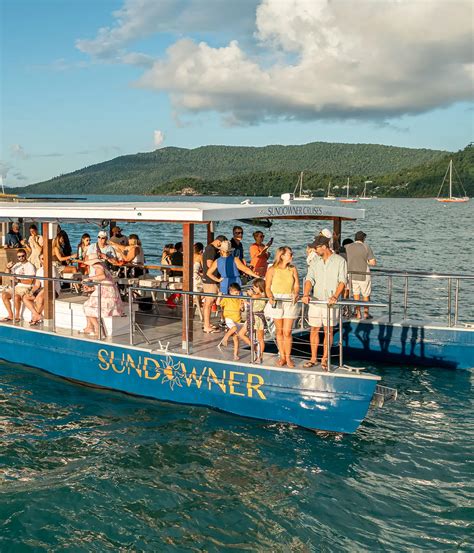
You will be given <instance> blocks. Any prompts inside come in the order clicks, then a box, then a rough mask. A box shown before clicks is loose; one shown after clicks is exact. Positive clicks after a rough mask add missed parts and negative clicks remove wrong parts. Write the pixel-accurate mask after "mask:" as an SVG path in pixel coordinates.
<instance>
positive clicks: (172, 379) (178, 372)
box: [161, 355, 184, 390]
mask: <svg viewBox="0 0 474 553" xmlns="http://www.w3.org/2000/svg"><path fill="white" fill-rule="evenodd" d="M161 364H162V365H163V378H162V380H161V383H162V384H164V383H165V382H168V383H169V385H170V388H171V389H172V390H173V389H174V386H175V384H176V386H180V387H183V385H182V384H181V379H182V378H184V372H183V369H182V367H181V361H177V362H176V363H174V362H173V359H172V358H171V357H170V356H169V355H168V356H167V357H166V360H164V361H161Z"/></svg>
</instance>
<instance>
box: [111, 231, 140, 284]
mask: <svg viewBox="0 0 474 553" xmlns="http://www.w3.org/2000/svg"><path fill="white" fill-rule="evenodd" d="M110 245H111V246H112V247H113V248H114V250H116V251H118V252H119V253H120V255H121V263H122V265H127V267H128V268H129V270H128V271H127V276H129V277H132V278H137V277H140V276H142V275H143V273H144V272H145V270H144V268H143V265H144V264H145V254H144V253H143V248H142V246H141V241H140V238H139V237H138V234H130V236H129V237H128V244H127V245H126V246H123V245H122V244H119V243H117V242H111V244H110Z"/></svg>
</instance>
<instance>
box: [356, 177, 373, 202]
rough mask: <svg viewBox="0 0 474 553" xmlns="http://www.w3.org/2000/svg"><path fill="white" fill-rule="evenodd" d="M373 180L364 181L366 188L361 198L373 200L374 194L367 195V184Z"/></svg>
mask: <svg viewBox="0 0 474 553" xmlns="http://www.w3.org/2000/svg"><path fill="white" fill-rule="evenodd" d="M372 182H373V181H371V180H366V181H365V182H364V190H363V192H362V196H359V200H372V199H373V196H367V185H368V184H372Z"/></svg>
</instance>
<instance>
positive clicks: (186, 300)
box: [0, 272, 387, 371]
mask: <svg viewBox="0 0 474 553" xmlns="http://www.w3.org/2000/svg"><path fill="white" fill-rule="evenodd" d="M0 276H2V277H8V278H9V279H11V282H12V288H13V289H14V287H15V285H16V284H18V282H20V281H21V280H22V279H24V280H41V281H50V282H52V283H53V285H54V283H55V282H64V283H68V284H75V285H84V284H86V285H88V286H97V287H98V293H97V296H98V298H97V303H98V305H97V319H98V323H99V324H98V339H99V340H103V339H104V335H103V328H102V298H101V297H102V287H103V286H116V284H115V283H114V284H111V283H107V282H106V283H101V282H93V281H90V280H88V278H87V276H85V277H84V279H82V280H78V279H66V278H64V277H42V276H36V275H21V277H19V276H18V275H13V274H11V273H1V272H0ZM132 280H136V279H132ZM125 292H126V296H127V302H126V303H125V306H128V319H129V321H128V335H129V336H128V341H129V343H130V345H135V331H136V330H137V329H138V331H139V332H140V334H141V335H142V337H143V338H144V339H145V340H147V341H148V342H149V340H148V339H147V337H146V335H145V333H144V332H143V331H142V330H141V329H140V327H139V325H137V324H136V321H135V315H136V312H135V310H134V303H136V302H139V301H141V299H142V297H141V296H140V294H144V293H160V292H161V293H163V294H164V295H166V294H180V295H181V296H182V306H181V307H182V311H181V314H180V315H181V316H180V317H175V319H176V320H179V321H182V324H183V326H182V327H181V328H180V329H179V330H178V332H179V333H180V334H181V333H183V331H184V333H183V340H182V341H181V349H182V350H184V351H185V353H187V354H191V353H192V352H191V349H192V343H191V340H190V333H191V328H192V324H193V322H194V313H193V310H192V309H191V308H190V301H191V299H190V298H193V297H194V296H197V297H200V298H205V297H211V298H214V299H218V298H221V299H222V298H232V299H235V298H236V297H239V298H240V299H242V300H245V302H247V305H248V310H247V319H248V328H249V336H250V361H249V362H250V363H254V362H255V353H256V351H255V347H256V344H255V342H256V340H255V336H254V322H255V314H254V309H253V302H254V301H257V300H262V299H264V300H266V301H269V300H268V299H267V298H252V297H250V296H235V295H234V296H233V295H223V294H214V293H205V292H191V291H189V292H187V291H182V290H165V289H161V288H150V287H148V286H146V287H145V286H135V285H133V284H131V285H127V286H126V288H125ZM12 299H13V300H14V298H12ZM135 300H136V301H135ZM278 301H279V302H286V301H288V302H291V301H292V300H286V299H279V300H278ZM156 303H157V302H156ZM296 303H297V304H298V305H300V306H301V314H300V316H299V317H298V319H299V324H298V320H297V321H296V325H295V326H296V327H297V328H296V329H295V330H304V329H306V328H307V326H306V325H305V322H307V321H306V319H305V313H304V311H305V305H306V304H304V303H303V302H302V301H301V300H298V301H297V302H296ZM191 305H194V302H193V303H192V304H191ZM309 305H323V306H326V307H327V313H326V316H327V327H331V326H333V325H332V324H331V322H332V320H333V310H334V309H335V308H339V309H338V321H337V322H338V326H339V329H342V326H343V313H342V307H346V306H347V307H362V306H364V307H371V308H372V307H373V308H384V307H387V304H384V303H376V302H363V301H354V300H341V301H338V302H336V303H335V304H333V305H329V304H328V303H327V301H319V300H311V301H310V302H309ZM13 308H14V306H13ZM191 314H192V315H193V317H192V318H191V317H190V315H191ZM52 316H53V318H52V325H51V326H50V327H49V328H48V329H47V330H48V331H51V332H53V333H56V332H57V328H56V297H55V294H53V309H52ZM72 317H73V315H72V311H71V323H70V325H71V328H70V331H71V332H72V331H73V319H72ZM15 318H16V317H14V321H13V324H16V323H15ZM167 318H169V319H172V317H170V316H169V315H168V317H167ZM334 326H336V325H334ZM323 331H324V332H325V338H326V339H328V340H329V336H326V330H325V329H323ZM327 334H329V333H327ZM270 338H271V339H273V340H274V341H275V338H276V336H275V335H273V336H270ZM158 341H159V343H160V348H161V341H160V340H158ZM266 342H268V340H266ZM149 343H150V344H151V342H149ZM294 343H295V339H294ZM303 344H304V345H305V346H307V345H308V342H307V341H301V343H300V345H303ZM296 345H298V343H296ZM323 347H324V346H323ZM166 350H167V348H166ZM337 351H338V353H337V356H336V357H337V358H338V361H337V366H338V367H343V364H344V359H343V333H342V332H339V341H338V344H337ZM327 352H328V370H329V371H330V370H331V365H332V360H331V344H328V348H327Z"/></svg>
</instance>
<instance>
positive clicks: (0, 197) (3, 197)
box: [0, 175, 18, 201]
mask: <svg viewBox="0 0 474 553" xmlns="http://www.w3.org/2000/svg"><path fill="white" fill-rule="evenodd" d="M0 187H1V189H2V191H1V192H0V200H2V201H5V200H12V199H14V198H18V196H17V195H16V194H7V193H6V192H5V186H4V184H3V175H0Z"/></svg>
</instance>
